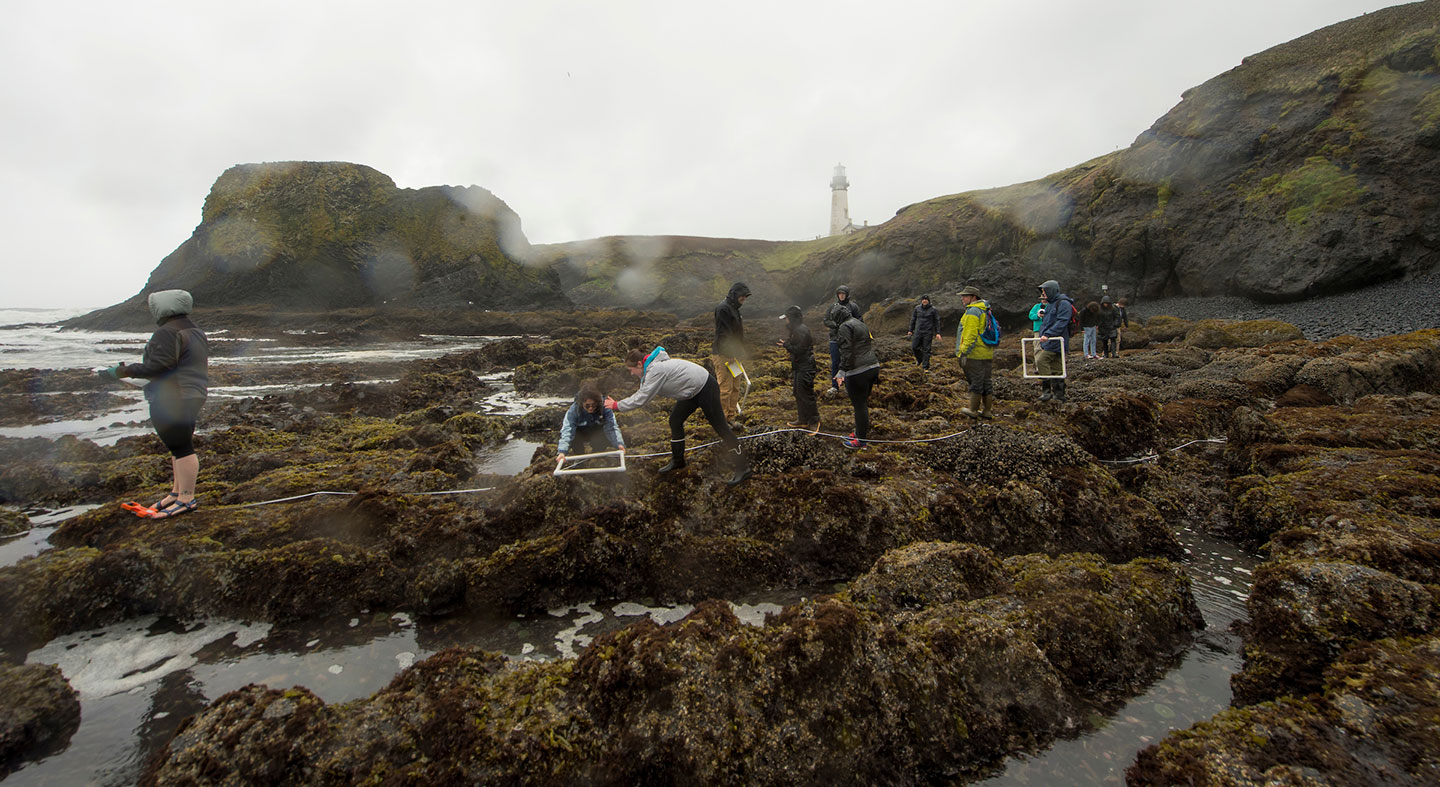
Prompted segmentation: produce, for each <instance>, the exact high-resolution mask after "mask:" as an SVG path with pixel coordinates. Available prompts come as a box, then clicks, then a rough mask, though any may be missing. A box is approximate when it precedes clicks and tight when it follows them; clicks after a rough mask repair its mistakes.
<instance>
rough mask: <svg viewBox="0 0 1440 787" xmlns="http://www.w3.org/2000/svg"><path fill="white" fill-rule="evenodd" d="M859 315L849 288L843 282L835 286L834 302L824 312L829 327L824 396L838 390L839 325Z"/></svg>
mask: <svg viewBox="0 0 1440 787" xmlns="http://www.w3.org/2000/svg"><path fill="white" fill-rule="evenodd" d="M859 316H860V306H859V304H857V303H855V301H853V300H851V299H850V288H849V287H848V286H846V285H844V284H842V285H840V286H839V287H836V288H835V302H834V303H832V304H830V308H829V309H827V310H826V312H825V327H826V328H829V329H830V390H828V391H826V392H825V395H826V396H834V395H835V394H837V393H839V392H840V386H838V385H836V384H835V373H836V372H838V371H840V340H839V331H840V326H841V325H842V324H844V322H845V321H846V320H848V319H850V318H851V317H859Z"/></svg>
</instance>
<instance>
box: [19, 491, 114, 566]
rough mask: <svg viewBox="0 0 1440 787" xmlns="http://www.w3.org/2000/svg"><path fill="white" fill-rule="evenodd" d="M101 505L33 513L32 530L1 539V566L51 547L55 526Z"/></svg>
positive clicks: (31, 516)
mask: <svg viewBox="0 0 1440 787" xmlns="http://www.w3.org/2000/svg"><path fill="white" fill-rule="evenodd" d="M99 507H100V506H98V505H80V506H69V507H66V508H58V509H55V510H54V511H38V512H34V513H31V514H30V532H28V533H17V534H15V535H13V536H7V537H5V538H3V539H0V568H3V567H5V566H13V565H15V564H16V563H19V562H20V560H21V559H22V558H27V557H30V556H32V555H38V554H40V553H41V552H44V551H45V550H47V549H49V548H50V534H51V533H53V532H55V528H56V527H58V526H59V525H60V523H61V522H63V521H65V520H67V519H69V518H70V517H72V516H76V515H78V514H83V513H85V512H86V511H89V510H91V509H94V508H99Z"/></svg>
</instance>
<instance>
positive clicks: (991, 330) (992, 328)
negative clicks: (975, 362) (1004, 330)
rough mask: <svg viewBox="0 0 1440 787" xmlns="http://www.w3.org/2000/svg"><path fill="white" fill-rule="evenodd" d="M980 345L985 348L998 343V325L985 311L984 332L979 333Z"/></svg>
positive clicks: (988, 311) (993, 316)
mask: <svg viewBox="0 0 1440 787" xmlns="http://www.w3.org/2000/svg"><path fill="white" fill-rule="evenodd" d="M980 343H981V344H983V345H985V346H986V347H994V346H995V345H997V344H999V343H1000V323H998V322H996V321H995V315H993V314H991V313H990V310H989V309H986V310H985V330H983V331H981V332H980Z"/></svg>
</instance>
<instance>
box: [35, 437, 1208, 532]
mask: <svg viewBox="0 0 1440 787" xmlns="http://www.w3.org/2000/svg"><path fill="white" fill-rule="evenodd" d="M970 431H972V430H971V429H962V430H960V431H958V432H951V433H950V434H947V435H941V436H939V437H917V438H911V439H909V440H872V439H869V438H867V439H866V440H865V442H867V443H886V444H889V445H902V444H906V443H938V442H940V441H941V440H950V439H953V438H956V437H959V436H960V435H963V434H966V433H968V432H970ZM785 432H801V433H803V434H807V435H814V436H815V437H833V438H835V439H837V440H846V439H849V435H840V434H834V433H831V432H818V431H817V432H812V431H810V430H809V429H804V428H800V427H786V428H783V429H772V430H770V431H768V432H760V433H758V434H749V435H745V436H743V437H740V438H738V439H740V440H754V439H756V438H759V437H766V436H768V435H772V434H783V433H785ZM1224 442H1226V438H1224V437H1212V438H1201V439H1198V440H1191V441H1189V442H1188V443H1181V444H1180V445H1177V446H1175V447H1174V448H1170V449H1167V450H1166V451H1165V453H1171V452H1174V451H1179V450H1180V449H1182V448H1185V447H1187V446H1192V445H1195V444H1196V443H1224ZM719 444H720V441H719V440H712V441H710V442H708V443H702V444H701V445H697V446H694V447H692V448H687V449H685V451H686V453H689V452H690V451H699V450H700V449H702V448H709V447H710V446H712V445H719ZM668 456H670V452H669V451H665V452H661V453H654V454H632V455H629V458H630V459H658V458H661V457H668ZM1160 456H1161V454H1149V455H1147V456H1141V457H1136V458H1133V459H1097V460H1096V461H1098V462H1100V463H1101V464H1107V465H1126V464H1137V463H1139V462H1153V461H1155V460H1157V459H1159V458H1160ZM495 489H496V487H493V486H487V487H482V488H478V489H444V490H441V491H438V492H407V493H406V494H413V495H426V496H436V495H463V494H471V493H475V492H493V491H495ZM358 494H360V493H359V492H332V491H329V490H325V491H320V492H306V493H305V494H303V495H294V496H291V497H280V498H276V499H274V500H262V501H260V502H258V503H243V504H240V505H238V506H236V508H253V507H255V506H267V505H271V504H274V503H291V502H294V501H296V500H304V499H306V498H311V497H320V496H322V495H334V496H338V497H350V496H354V495H358ZM17 535H23V534H17Z"/></svg>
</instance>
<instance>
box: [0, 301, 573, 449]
mask: <svg viewBox="0 0 1440 787" xmlns="http://www.w3.org/2000/svg"><path fill="white" fill-rule="evenodd" d="M88 311H90V310H89V309H0V369H99V368H103V367H107V366H113V365H114V364H116V363H120V362H127V363H128V362H138V361H139V360H140V357H141V353H142V351H143V350H144V349H145V342H146V341H148V340H149V338H150V334H149V333H148V332H146V333H127V332H121V331H65V330H61V329H60V328H59V327H58V326H57V325H55V323H56V322H58V321H60V320H64V319H67V318H70V317H76V316H79V315H81V314H85V313H86V312H88ZM207 338H208V340H209V341H210V343H211V344H212V345H214V344H223V343H225V342H244V343H245V346H246V347H247V352H246V353H245V354H243V355H239V356H235V357H230V356H227V355H221V356H218V357H212V358H211V359H210V364H211V365H212V366H214V367H225V366H237V367H254V366H269V367H272V368H273V367H285V366H290V365H296V364H305V363H327V364H347V363H356V364H358V363H369V362H376V361H381V362H383V361H411V360H418V359H422V358H438V357H440V356H442V355H446V354H449V353H455V352H461V351H464V350H472V349H475V348H478V347H482V346H484V345H485V344H488V343H490V342H493V341H495V340H496V339H498V338H502V337H494V336H444V335H424V336H421V337H420V339H418V340H415V341H408V342H389V343H376V344H360V345H353V346H346V347H322V348H315V347H286V346H283V345H281V344H279V343H276V342H273V341H269V340H264V341H260V340H255V339H251V338H248V337H245V336H237V335H233V334H230V333H228V332H226V331H212V332H207ZM482 379H484V380H485V381H486V382H489V383H491V384H492V385H494V386H495V388H496V392H495V394H493V395H492V396H490V397H487V399H486V400H485V402H484V405H483V407H482V412H485V413H488V414H496V415H521V414H524V413H526V412H529V411H530V410H533V409H535V408H536V407H542V406H549V405H556V404H565V403H568V402H569V401H570V400H569V399H567V398H560V397H551V396H533V395H528V394H521V393H519V392H517V391H515V389H514V386H513V385H511V384H510V375H509V374H496V375H487V376H485V377H483V378H482ZM346 381H347V382H355V380H353V379H352V378H347V380H346ZM364 382H385V381H383V380H370V381H364ZM324 384H325V383H324V382H316V383H297V384H285V385H251V386H212V387H211V388H210V396H211V399H212V401H214V400H220V399H241V398H245V397H250V396H264V395H266V394H274V393H283V392H285V391H294V390H299V389H302V388H309V387H317V386H320V385H324ZM112 393H114V394H115V395H116V396H117V397H120V398H121V399H123V400H124V404H122V405H120V406H118V407H116V408H115V409H113V410H110V411H108V412H104V413H100V414H96V415H91V416H88V417H86V418H77V419H56V420H51V421H46V422H44V423H36V424H27V425H24V426H8V427H0V437H46V438H50V439H55V438H57V437H60V436H62V435H73V436H75V437H79V438H81V439H86V440H93V441H95V442H96V443H97V444H100V445H113V444H114V443H115V442H116V441H117V440H119V439H121V438H123V437H129V436H132V435H142V434H148V433H149V432H150V425H149V422H148V419H149V413H148V408H147V407H146V404H145V397H144V394H143V392H142V391H141V390H140V389H138V388H132V387H128V386H121V385H116V386H115V387H114V388H113V389H112ZM201 431H202V432H203V431H204V424H203V423H202V424H201ZM532 448H533V446H532ZM504 453H505V456H504V457H503V458H502V459H499V460H496V462H487V464H488V465H494V467H498V468H500V469H487V470H485V471H484V472H506V469H509V472H515V469H512V468H514V467H515V463H516V461H517V459H516V457H518V456H519V455H520V454H521V453H522V450H521V449H520V448H519V447H515V446H511V447H508V448H506V449H504ZM482 459H483V458H482ZM524 459H525V461H526V463H527V464H528V460H529V454H528V453H525V456H524Z"/></svg>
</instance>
